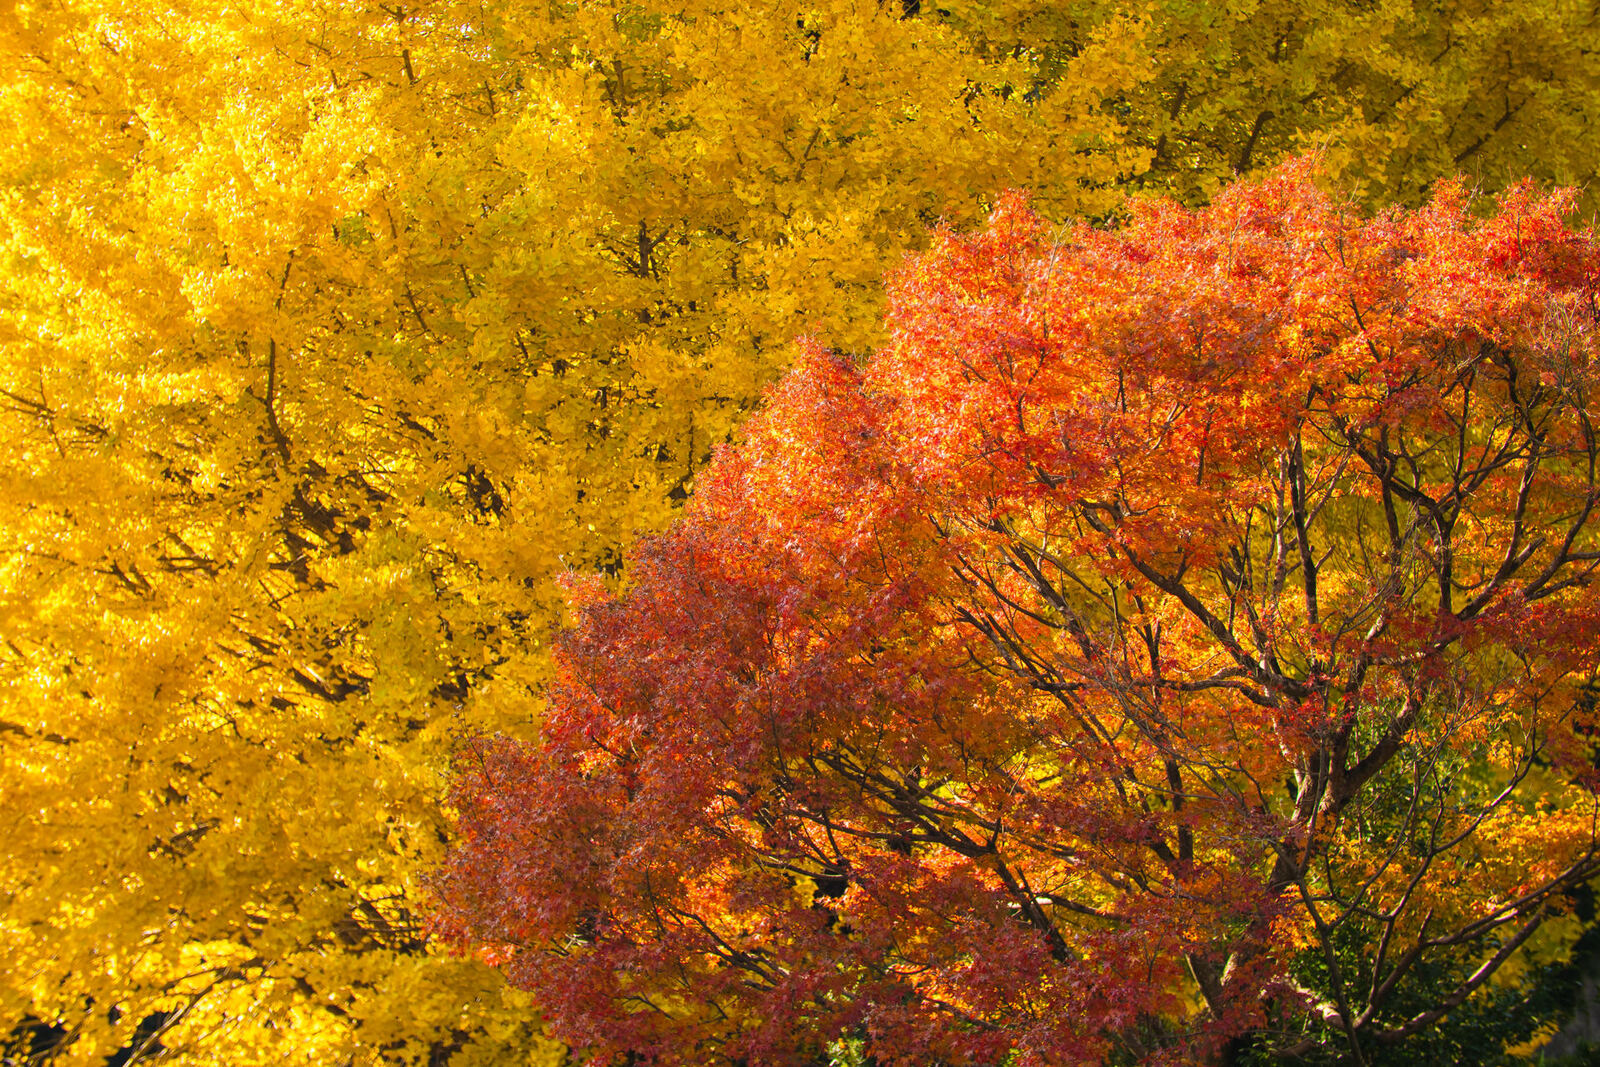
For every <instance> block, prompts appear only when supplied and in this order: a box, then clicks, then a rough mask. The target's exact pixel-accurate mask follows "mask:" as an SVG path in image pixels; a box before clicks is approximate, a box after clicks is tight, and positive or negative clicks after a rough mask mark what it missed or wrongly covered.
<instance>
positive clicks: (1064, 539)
mask: <svg viewBox="0 0 1600 1067" xmlns="http://www.w3.org/2000/svg"><path fill="white" fill-rule="evenodd" d="M1313 171H1314V164H1313V163H1311V162H1306V161H1302V162H1299V163H1296V164H1294V165H1291V166H1289V167H1287V168H1285V169H1283V170H1281V171H1279V172H1278V173H1277V174H1275V175H1274V176H1272V177H1271V178H1269V179H1268V180H1266V181H1263V182H1259V183H1255V184H1251V185H1241V186H1238V187H1235V188H1234V189H1232V190H1230V191H1229V192H1228V193H1227V194H1226V195H1224V196H1223V197H1221V198H1219V200H1218V201H1217V203H1216V204H1215V205H1214V206H1213V207H1211V208H1209V209H1206V210H1203V211H1187V210H1184V209H1182V208H1179V207H1177V206H1174V205H1171V204H1165V203H1153V204H1152V203H1141V204H1138V205H1136V206H1135V210H1134V212H1133V216H1132V219H1131V221H1129V222H1128V223H1127V224H1126V225H1125V226H1122V227H1121V228H1118V229H1115V230H1109V231H1106V230H1095V229H1092V228H1089V227H1087V226H1082V227H1078V228H1077V229H1074V230H1072V231H1071V232H1069V233H1067V234H1065V235H1064V236H1062V237H1059V238H1055V237H1052V236H1050V235H1049V233H1048V232H1047V230H1046V228H1045V226H1044V225H1043V223H1041V222H1040V221H1039V220H1038V219H1037V218H1035V217H1034V216H1033V215H1031V214H1030V213H1029V212H1028V210H1027V209H1026V206H1025V204H1024V202H1023V201H1022V200H1021V199H1020V198H1017V197H1012V198H1008V199H1007V200H1005V201H1004V202H1003V203H1002V204H1001V206H1000V208H999V209H998V210H997V211H996V213H995V215H994V217H993V219H992V221H991V223H990V225H989V227H988V229H987V230H986V231H984V232H983V233H980V234H977V235H975V236H971V237H962V236H958V235H954V234H949V233H945V234H941V235H940V236H939V239H938V241H937V243H936V247H935V248H934V249H933V251H931V252H930V253H928V254H927V255H925V256H923V257H922V258H921V259H919V260H917V261H916V262H915V263H913V264H911V265H910V266H909V267H908V268H907V269H906V270H905V271H904V272H903V273H902V274H901V275H900V276H899V277H898V278H897V279H895V280H894V284H893V294H892V302H891V325H892V327H893V340H892V343H891V344H890V345H889V347H888V348H887V349H886V350H885V351H883V352H881V353H879V354H877V355H876V356H875V357H874V358H872V359H871V360H869V361H868V362H867V363H866V365H865V366H863V367H859V368H858V367H855V366H852V365H850V364H849V363H848V362H845V361H842V360H839V359H836V358H833V357H831V356H829V355H828V354H826V353H824V352H821V351H818V350H807V351H806V352H804V353H803V356H802V359H801V361H800V364H799V366H798V367H797V368H796V369H795V370H794V371H793V373H792V374H790V375H789V377H787V378H786V379H785V380H784V381H783V382H782V383H781V384H780V385H779V386H778V387H777V388H776V389H775V390H774V392H773V393H772V395H771V397H770V399H769V401H768V404H767V407H766V409H765V411H764V412H763V413H762V414H761V415H760V416H759V417H757V418H756V419H754V420H753V421H752V422H751V424H750V426H749V427H748V430H747V432H746V436H745V439H744V441H743V443H742V444H741V445H740V446H739V447H737V448H734V449H729V450H725V451H724V452H722V453H721V454H720V455H719V456H718V458H717V460H716V462H715V463H714V464H713V466H712V468H711V469H710V471H709V472H708V473H707V474H706V475H705V476H704V477H703V478H702V488H701V489H700V491H699V493H698V495H697V496H696V498H695V500H694V502H693V503H692V505H691V507H690V510H689V513H688V516H687V517H686V519H685V520H684V521H683V523H682V524H680V526H679V527H677V528H676V529H675V530H673V531H672V532H671V533H669V534H667V535H666V536H664V537H662V538H660V539H658V540H656V541H653V542H651V543H649V544H647V545H645V546H643V547H642V548H641V549H640V551H639V552H638V553H637V554H636V555H635V556H634V558H633V562H632V565H631V568H630V571H629V576H630V580H631V587H630V590H629V591H628V592H627V593H626V594H625V595H623V596H621V597H618V598H616V599H605V598H595V597H588V598H586V599H585V600H584V601H583V602H582V603H581V604H580V605H578V606H577V607H576V611H577V616H578V623H577V625H576V626H575V628H574V629H572V630H571V631H570V632H568V633H567V634H566V635H565V636H564V637H563V638H562V640H561V645H560V651H559V669H560V680H559V682H558V683H557V684H556V685H555V687H554V688H553V690H552V692H551V699H550V708H549V714H548V720H547V723H546V726H545V730H544V737H543V741H542V742H541V743H540V744H538V745H536V746H525V745H518V744H514V743H512V742H509V741H489V742H485V743H483V744H481V745H480V746H479V747H478V748H477V749H476V750H475V751H474V753H473V754H472V756H471V758H469V759H467V760H465V761H463V764H462V767H461V776H460V779H459V782H458V785H457V788H456V792H455V802H456V804H457V806H458V809H459V812H460V831H461V837H460V841H459V843H458V846H457V848H456V851H455V852H454V854H453V855H452V857H451V859H450V861H449V864H448V866H447V867H446V869H445V870H444V871H443V872H442V873H441V875H440V877H439V881H438V893H439V897H440V902H441V910H440V919H439V922H440V924H441V927H442V929H443V930H444V931H445V932H446V933H447V934H448V935H449V936H450V937H451V938H453V939H454V940H455V941H456V942H457V943H459V944H461V945H463V946H471V947H473V948H475V949H476V950H477V951H480V952H483V953H484V954H486V955H487V956H489V957H490V958H492V959H494V960H496V961H497V962H499V963H500V964H502V965H503V966H504V967H505V968H506V969H507V971H508V973H509V974H510V975H511V977H512V979H513V980H514V981H516V982H517V983H518V984H521V985H524V986H526V987H528V988H531V989H533V990H535V991H536V992H537V994H538V997H539V1000H540V1003H541V1004H542V1005H543V1006H544V1008H545V1010H546V1011H547V1012H548V1013H549V1015H550V1017H551V1020H552V1023H553V1025H554V1027H555V1030H556V1032H557V1034H558V1035H559V1036H561V1037H563V1038H564V1039H566V1040H567V1041H569V1042H571V1043H573V1044H574V1045H577V1046H580V1047H582V1048H584V1049H586V1050H591V1051H593V1052H595V1053H598V1054H599V1055H601V1056H602V1057H605V1056H611V1057H613V1058H616V1057H620V1056H622V1055H624V1054H628V1053H631V1054H634V1055H636V1056H639V1057H643V1058H645V1059H658V1060H660V1061H663V1062H683V1063H704V1062H709V1061H711V1060H713V1059H716V1058H719V1057H726V1058H729V1059H734V1060H744V1061H746V1062H750V1063H761V1064H782V1063H795V1064H801V1063H813V1062H816V1058H817V1056H818V1055H819V1054H820V1053H821V1052H822V1051H823V1050H824V1049H825V1048H826V1046H827V1045H828V1044H829V1043H830V1042H832V1041H834V1040H836V1039H837V1038H839V1037H841V1036H852V1035H854V1036H859V1037H862V1038H864V1039H865V1040H866V1041H867V1043H868V1046H869V1048H870V1050H871V1051H872V1053H873V1054H874V1055H875V1056H876V1057H877V1058H878V1060H879V1062H883V1063H907V1064H910V1063H918V1064H926V1063H931V1062H945V1063H952V1064H955V1063H973V1064H979V1063H996V1062H999V1061H1000V1060H1001V1059H1003V1058H1004V1057H1005V1056H1006V1055H1007V1054H1008V1053H1015V1054H1016V1061H1015V1062H1017V1063H1019V1064H1045V1063H1051V1064H1058V1063H1059V1064H1065V1063H1081V1062H1092V1061H1096V1060H1099V1059H1101V1058H1103V1057H1104V1056H1106V1055H1107V1054H1108V1053H1111V1052H1113V1051H1120V1052H1121V1053H1123V1054H1125V1055H1129V1056H1132V1057H1134V1058H1137V1059H1140V1060H1142V1061H1146V1062H1160V1061H1185V1060H1192V1059H1195V1058H1204V1057H1206V1056H1207V1055H1209V1054H1210V1053H1211V1052H1212V1051H1213V1050H1215V1049H1216V1048H1218V1047H1219V1042H1221V1041H1223V1040H1225V1039H1226V1038H1228V1037H1230V1036H1233V1035H1237V1034H1239V1033H1242V1032H1244V1031H1247V1030H1255V1031H1258V1032H1262V1031H1264V1030H1265V1029H1268V1028H1280V1029H1281V1028H1284V1027H1287V1028H1289V1029H1290V1030H1293V1033H1287V1032H1285V1035H1284V1036H1281V1037H1280V1038H1278V1039H1275V1040H1277V1041H1278V1043H1279V1044H1280V1045H1282V1046H1292V1045H1293V1044H1295V1042H1296V1040H1300V1041H1301V1042H1302V1044H1303V1043H1304V1042H1305V1041H1309V1040H1317V1039H1318V1033H1319V1030H1318V1028H1327V1029H1328V1030H1330V1031H1333V1032H1337V1033H1339V1034H1341V1035H1343V1040H1347V1041H1351V1042H1356V1043H1359V1042H1361V1041H1367V1042H1372V1041H1392V1040H1398V1039H1401V1038H1403V1037H1405V1036H1407V1035H1408V1034H1410V1033H1414V1032H1416V1031H1417V1030H1420V1029H1422V1028H1423V1027H1426V1026H1428V1025H1430V1024H1431V1023H1432V1022H1434V1021H1436V1020H1437V1019H1438V1018H1439V1016H1440V1015H1441V1014H1442V1013H1443V1012H1444V1011H1445V1010H1448V1009H1449V1008H1450V1007H1453V1006H1454V1005H1455V1004H1457V1003H1460V1002H1461V1001H1462V1000H1464V999H1465V998H1467V997H1469V996H1470V995H1471V994H1472V993H1473V992H1474V991H1475V990H1476V989H1478V988H1480V987H1481V986H1482V983H1483V981H1484V979H1486V978H1487V976H1488V974H1490V973H1492V972H1493V970H1494V969H1495V966H1497V965H1498V963H1499V962H1501V961H1503V960H1504V959H1505V958H1507V957H1508V956H1509V955H1510V954H1511V952H1512V951H1514V950H1515V948H1516V945H1518V944H1520V943H1521V940H1522V939H1523V938H1525V937H1526V936H1528V935H1529V934H1531V933H1532V931H1533V930H1534V929H1536V928H1537V926H1538V924H1539V923H1540V922H1541V921H1543V919H1544V918H1545V917H1546V916H1547V915H1548V914H1550V912H1551V910H1552V908H1554V907H1556V906H1557V905H1558V903H1559V895H1560V893H1561V891H1563V890H1564V889H1565V888H1567V887H1569V886H1571V885H1573V884H1575V883H1576V882H1578V881H1580V880H1582V879H1584V878H1587V877H1588V876H1590V875H1591V874H1592V873H1593V872H1594V871H1595V869H1596V848H1595V844H1596V842H1595V837H1594V832H1593V829H1592V827H1593V821H1592V820H1593V816H1594V814H1595V799H1594V794H1593V784H1594V775H1593V769H1592V763H1591V762H1590V760H1589V753H1588V747H1587V742H1586V739H1585V737H1584V736H1583V735H1582V734H1581V732H1579V731H1578V730H1577V729H1576V728H1575V726H1574V714H1573V712H1574V709H1575V708H1580V707H1582V706H1584V690H1583V689H1582V685H1583V683H1585V682H1587V681H1588V679H1589V677H1590V675H1591V673H1592V671H1593V670H1594V667H1595V663H1594V658H1595V655H1594V652H1593V649H1594V648H1595V647H1596V646H1595V642H1594V637H1595V630H1596V622H1597V613H1596V610H1595V608H1596V603H1595V593H1594V591H1593V589H1592V587H1591V584H1590V579H1591V577H1592V575H1593V572H1594V568H1595V566H1596V561H1597V560H1600V544H1597V537H1596V530H1595V527H1596V521H1595V520H1594V518H1593V514H1592V513H1593V509H1594V506H1595V503H1596V501H1597V498H1600V494H1597V482H1596V456H1597V446H1596V441H1595V436H1594V430H1593V422H1592V420H1593V418H1594V416H1595V407H1596V403H1597V401H1596V400H1595V391H1594V387H1595V384H1596V383H1595V377H1596V371H1595V370H1594V369H1593V356H1594V349H1595V345H1596V333H1595V327H1596V323H1595V286H1596V281H1597V278H1600V248H1597V245H1596V242H1595V238H1594V235H1593V234H1591V233H1589V232H1587V231H1577V230H1573V229H1570V228H1568V227H1567V225H1566V224H1565V223H1564V221H1563V219H1564V216H1565V214H1566V212H1567V211H1568V209H1569V207H1570V198H1569V197H1567V196H1565V195H1564V194H1562V195H1557V196H1553V197H1541V196H1539V195H1537V194H1535V193H1534V192H1532V191H1531V190H1528V189H1519V190H1517V191H1514V192H1513V193H1511V194H1509V195H1507V196H1505V197H1503V198H1502V199H1501V200H1500V201H1499V203H1498V205H1496V206H1495V207H1494V209H1493V210H1492V211H1490V212H1488V213H1486V214H1484V213H1482V212H1479V214H1484V217H1481V218H1479V217H1476V216H1475V214H1474V212H1475V211H1476V210H1477V208H1478V206H1479V205H1476V204H1475V203H1474V202H1473V201H1472V200H1471V199H1470V198H1468V197H1466V196H1464V195H1463V194H1462V193H1461V192H1460V190H1458V189H1455V188H1447V189H1445V190H1443V191H1442V192H1441V193H1440V194H1439V195H1438V196H1437V197H1436V198H1435V200H1434V201H1433V203H1432V204H1431V205H1430V206H1428V207H1427V208H1424V209H1422V210H1420V211H1417V212H1413V213H1403V212H1393V213H1390V214H1386V215H1384V216H1381V217H1379V218H1376V219H1365V218H1362V217H1359V216H1358V215H1356V214H1355V213H1354V212H1352V211H1351V210H1349V209H1347V208H1346V207H1344V206H1343V205H1341V204H1339V203H1337V202H1335V201H1333V200H1330V199H1329V198H1328V197H1327V196H1325V195H1324V194H1322V193H1321V192H1319V191H1318V190H1317V188H1316V187H1315V185H1314V184H1313V181H1312V177H1313ZM1535 818H1538V819H1543V820H1545V822H1544V823H1543V824H1532V825H1544V826H1546V827H1547V829H1548V828H1553V827H1557V826H1559V827H1563V828H1564V829H1562V830H1561V831H1560V832H1559V833H1558V832H1557V831H1556V830H1554V829H1549V830H1548V832H1549V835H1550V837H1549V840H1547V841H1543V842H1538V838H1537V835H1535V836H1534V837H1533V838H1532V840H1533V841H1535V842H1538V844H1539V847H1538V848H1537V849H1535V850H1533V852H1532V853H1530V854H1528V855H1525V856H1524V855H1516V859H1515V862H1512V863H1510V864H1503V863H1497V862H1495V852H1496V850H1511V853H1512V854H1514V855H1515V854H1516V851H1515V850H1517V849H1522V850H1524V852H1527V851H1528V850H1529V848H1530V845H1529V841H1530V837H1529V833H1528V829H1529V826H1530V820H1531V819H1535ZM1586 819H1587V820H1589V821H1588V822H1585V821H1584V820H1586ZM1430 828H1431V829H1430ZM1419 842H1420V843H1419ZM1424 911H1426V912H1427V913H1428V918H1426V919H1422V918H1421V915H1422V913H1423V912H1424ZM1361 924H1365V925H1364V926H1363V927H1362V928H1363V929H1367V930H1369V931H1370V932H1371V933H1372V936H1373V938H1374V939H1375V940H1374V944H1373V945H1372V946H1370V947H1371V951H1369V952H1366V953H1363V954H1361V955H1362V958H1361V959H1355V960H1351V959H1347V958H1342V957H1339V956H1337V955H1336V954H1335V953H1334V951H1333V946H1334V945H1335V943H1336V938H1334V936H1333V933H1332V931H1333V930H1335V929H1336V928H1337V927H1339V926H1340V925H1349V926H1351V927H1352V928H1354V927H1355V926H1357V925H1361ZM1308 946H1309V947H1310V948H1311V949H1315V950H1318V951H1321V950H1323V949H1326V950H1327V951H1326V952H1324V953H1323V955H1324V956H1325V957H1326V958H1325V960H1324V970H1325V971H1327V972H1329V973H1330V974H1331V977H1328V978H1327V979H1326V981H1325V984H1324V985H1323V986H1321V987H1318V986H1316V985H1315V984H1314V983H1313V984H1311V985H1309V986H1308V985H1307V984H1306V982H1305V980H1303V979H1302V980H1295V979H1294V978H1293V977H1292V975H1293V974H1294V973H1295V971H1294V968H1293V967H1292V963H1293V960H1294V958H1295V956H1296V954H1297V953H1299V952H1302V951H1304V950H1306V949H1307V948H1308ZM1474 953H1475V954H1476V955H1475V956H1474V955H1473V954H1474ZM1451 954H1455V956H1452V955H1451ZM1462 954H1465V955H1466V956H1472V957H1473V959H1474V960H1481V959H1487V960H1488V961H1489V963H1490V964H1491V965H1490V966H1488V967H1487V969H1486V970H1479V971H1474V970H1473V969H1472V968H1468V969H1467V971H1466V972H1463V975H1462V978H1461V980H1460V983H1459V985H1458V986H1457V987H1456V988H1453V989H1446V990H1444V991H1442V992H1441V993H1440V994H1439V996H1438V998H1437V1002H1436V1004H1435V1005H1434V1008H1433V1009H1430V1010H1428V1011H1423V1012H1420V1013H1415V1014H1412V1015H1409V1016H1405V1017H1397V1016H1395V1015H1394V1014H1393V1011H1392V1009H1391V1008H1390V1006H1389V1005H1390V1003H1391V1001H1392V1000H1393V996H1394V992H1395V990H1396V989H1398V988H1400V987H1401V986H1402V984H1403V983H1404V982H1405V981H1406V980H1407V979H1408V977H1409V976H1410V975H1411V973H1412V972H1413V971H1414V970H1415V969H1416V968H1417V967H1418V965H1419V964H1420V963H1424V962H1429V961H1433V962H1437V961H1439V960H1448V959H1452V958H1456V957H1460V956H1462ZM1474 966H1475V965H1474ZM1304 1035H1309V1036H1304Z"/></svg>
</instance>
